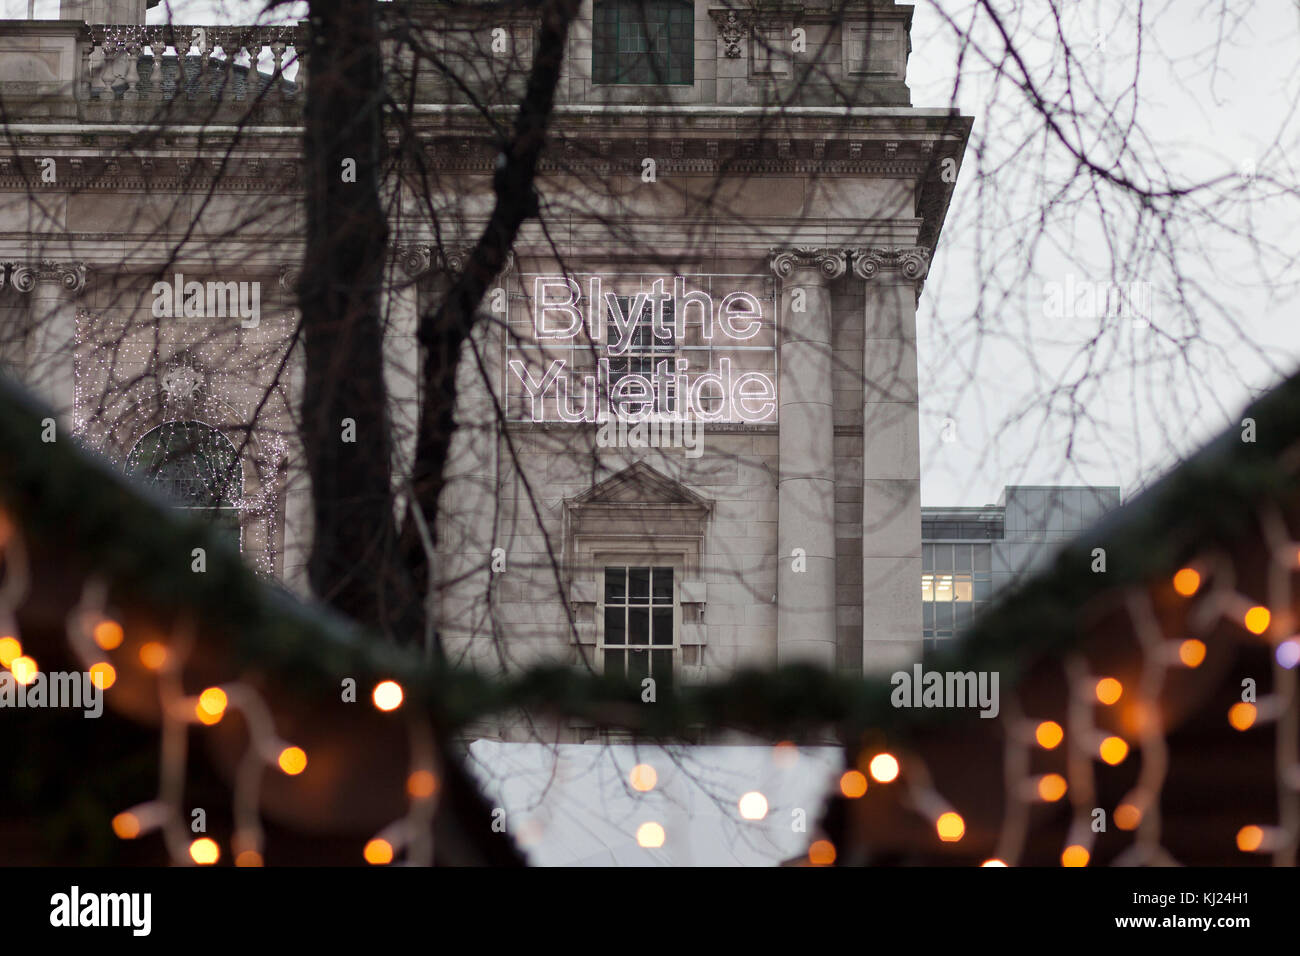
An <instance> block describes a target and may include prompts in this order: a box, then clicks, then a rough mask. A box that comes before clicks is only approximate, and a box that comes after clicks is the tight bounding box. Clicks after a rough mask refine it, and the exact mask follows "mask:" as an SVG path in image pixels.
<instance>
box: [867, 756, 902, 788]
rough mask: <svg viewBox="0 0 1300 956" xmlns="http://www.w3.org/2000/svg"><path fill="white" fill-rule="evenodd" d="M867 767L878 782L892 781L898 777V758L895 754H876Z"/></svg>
mask: <svg viewBox="0 0 1300 956" xmlns="http://www.w3.org/2000/svg"><path fill="white" fill-rule="evenodd" d="M867 769H868V770H869V771H870V772H871V779H872V780H874V781H876V782H877V783H891V782H893V781H894V780H896V779H897V778H898V760H897V759H896V758H895V757H894V755H893V754H876V755H875V756H874V757H872V758H871V763H870V764H868V766H867Z"/></svg>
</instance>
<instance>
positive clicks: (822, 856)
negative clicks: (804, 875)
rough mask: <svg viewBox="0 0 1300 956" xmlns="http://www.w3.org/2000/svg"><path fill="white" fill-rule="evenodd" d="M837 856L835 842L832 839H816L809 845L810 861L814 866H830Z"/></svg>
mask: <svg viewBox="0 0 1300 956" xmlns="http://www.w3.org/2000/svg"><path fill="white" fill-rule="evenodd" d="M835 857H836V852H835V844H834V843H832V842H831V841H830V840H814V841H813V842H812V845H811V846H809V847H808V862H809V863H811V864H812V865H813V866H830V865H831V864H832V863H834V862H835Z"/></svg>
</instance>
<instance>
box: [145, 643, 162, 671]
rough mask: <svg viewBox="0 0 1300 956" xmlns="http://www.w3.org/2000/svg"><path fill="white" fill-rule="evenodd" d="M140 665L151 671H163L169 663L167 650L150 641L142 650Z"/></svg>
mask: <svg viewBox="0 0 1300 956" xmlns="http://www.w3.org/2000/svg"><path fill="white" fill-rule="evenodd" d="M140 663H141V664H143V665H144V666H145V667H147V668H148V669H149V670H151V671H156V670H161V669H162V666H163V664H165V663H167V648H165V647H164V646H163V645H161V644H159V643H158V642H157V641H149V642H148V643H147V644H144V645H143V646H141V648H140Z"/></svg>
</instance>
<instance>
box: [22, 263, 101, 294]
mask: <svg viewBox="0 0 1300 956" xmlns="http://www.w3.org/2000/svg"><path fill="white" fill-rule="evenodd" d="M12 281H13V286H14V288H15V289H17V290H18V291H19V292H31V291H32V290H33V289H35V288H36V283H38V282H57V283H59V285H61V286H63V288H64V289H66V290H67V291H68V292H80V291H81V290H82V289H84V288H85V287H86V264H85V263H84V262H77V261H73V262H58V261H55V260H53V259H41V260H39V261H36V262H20V263H17V264H15V265H14V272H13V279H12Z"/></svg>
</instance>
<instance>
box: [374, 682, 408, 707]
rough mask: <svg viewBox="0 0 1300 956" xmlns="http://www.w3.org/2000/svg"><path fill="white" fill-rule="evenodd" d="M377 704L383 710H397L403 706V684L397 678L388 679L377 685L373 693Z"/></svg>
mask: <svg viewBox="0 0 1300 956" xmlns="http://www.w3.org/2000/svg"><path fill="white" fill-rule="evenodd" d="M371 697H372V698H373V700H374V702H375V706H376V707H378V708H379V709H380V710H382V711H393V710H397V708H398V707H401V706H402V697H403V693H402V685H401V684H399V683H397V681H395V680H386V681H383V682H382V683H380V684H377V685H376V686H375V690H374V693H373V694H372V695H371Z"/></svg>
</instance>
